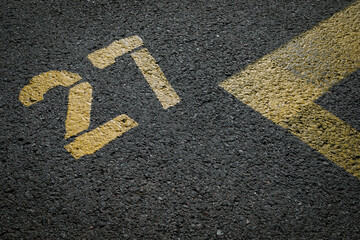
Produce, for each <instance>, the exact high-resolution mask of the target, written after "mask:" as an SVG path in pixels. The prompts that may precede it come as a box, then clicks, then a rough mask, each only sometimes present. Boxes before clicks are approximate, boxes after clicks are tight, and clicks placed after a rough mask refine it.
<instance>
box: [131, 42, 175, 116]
mask: <svg viewBox="0 0 360 240" xmlns="http://www.w3.org/2000/svg"><path fill="white" fill-rule="evenodd" d="M131 56H132V58H133V59H134V60H135V63H136V64H137V66H138V67H139V68H140V71H141V72H142V74H143V75H144V77H145V79H146V80H147V82H148V83H149V85H150V87H151V89H152V90H153V91H154V93H155V95H156V97H157V98H158V99H159V101H160V103H161V105H162V106H163V108H164V109H167V108H169V107H171V106H174V105H176V104H177V103H179V102H180V97H179V96H178V95H177V94H176V92H175V90H174V89H173V88H172V86H171V85H170V83H169V81H168V80H167V79H166V77H165V75H164V73H163V71H162V70H161V69H160V67H159V65H158V64H157V63H156V61H155V59H154V58H153V57H152V56H151V55H150V53H149V51H148V50H147V49H146V48H143V49H140V50H138V51H136V52H133V53H131Z"/></svg>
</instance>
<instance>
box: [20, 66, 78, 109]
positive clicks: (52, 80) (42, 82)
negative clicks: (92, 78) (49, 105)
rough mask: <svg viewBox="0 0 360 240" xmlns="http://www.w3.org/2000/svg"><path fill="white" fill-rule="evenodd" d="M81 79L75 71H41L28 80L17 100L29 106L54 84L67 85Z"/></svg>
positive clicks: (41, 97)
mask: <svg viewBox="0 0 360 240" xmlns="http://www.w3.org/2000/svg"><path fill="white" fill-rule="evenodd" d="M80 80H81V77H80V76H79V75H78V74H76V73H71V72H67V71H49V72H45V73H41V74H39V75H37V76H35V77H33V78H32V79H31V80H30V83H29V84H28V85H26V86H25V87H24V88H23V89H22V90H21V92H20V95H19V100H20V102H21V103H22V104H24V105H25V106H27V107H28V106H30V105H32V104H34V103H36V102H39V101H41V100H43V99H44V97H43V95H44V94H45V93H46V92H47V91H49V90H50V89H51V88H54V87H56V86H64V87H69V86H71V85H73V84H74V83H76V82H78V81H80Z"/></svg>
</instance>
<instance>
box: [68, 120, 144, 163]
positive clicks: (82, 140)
mask: <svg viewBox="0 0 360 240" xmlns="http://www.w3.org/2000/svg"><path fill="white" fill-rule="evenodd" d="M137 126H138V124H137V122H135V121H134V120H133V119H131V118H130V117H128V116H127V115H125V114H122V115H120V116H118V117H116V118H114V119H113V120H110V121H109V122H107V123H105V124H104V125H102V126H99V127H97V128H95V129H94V130H92V131H90V132H87V133H84V134H82V135H80V136H78V137H76V138H75V140H74V141H73V142H72V143H70V144H68V145H66V146H65V149H66V150H67V151H68V152H70V154H71V155H72V156H73V157H74V158H76V159H78V158H80V157H82V156H84V155H90V154H93V153H95V152H96V151H97V150H99V149H101V148H102V147H104V146H105V145H106V144H108V143H109V142H111V141H113V140H114V139H116V138H117V137H119V136H121V135H122V134H124V133H125V132H127V131H129V130H130V129H132V128H134V127H137Z"/></svg>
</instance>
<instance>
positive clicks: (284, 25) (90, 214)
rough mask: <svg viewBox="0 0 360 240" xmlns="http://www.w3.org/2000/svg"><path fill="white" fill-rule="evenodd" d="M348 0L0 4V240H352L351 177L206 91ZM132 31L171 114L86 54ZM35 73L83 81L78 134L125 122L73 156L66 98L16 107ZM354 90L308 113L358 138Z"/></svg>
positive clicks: (356, 235)
mask: <svg viewBox="0 0 360 240" xmlns="http://www.w3.org/2000/svg"><path fill="white" fill-rule="evenodd" d="M351 2H353V1H345V0H321V1H320V0H318V1H315V0H292V1H280V0H272V1H269V0H257V1H252V0H237V1H220V0H219V1H179V2H175V1H163V0H159V1H156V2H153V1H90V0H89V1H1V5H0V12H1V22H0V41H1V42H0V46H1V47H0V48H1V54H0V63H1V64H0V69H1V79H0V81H1V85H0V91H1V96H0V97H1V98H0V116H1V138H0V141H1V142H0V156H1V161H0V239H360V224H359V220H360V181H359V180H358V179H357V178H355V177H354V176H352V175H351V174H349V173H347V172H346V171H345V170H344V169H342V168H340V167H338V166H337V165H335V164H334V163H332V162H331V161H330V160H328V159H327V158H325V157H324V156H322V155H321V154H320V153H318V152H316V151H315V150H314V149H312V148H310V147H309V146H307V145H306V144H305V143H303V142H302V141H301V140H299V139H298V138H297V137H295V136H293V135H292V134H291V133H290V132H288V131H287V130H285V129H283V128H281V127H280V126H277V125H276V124H274V123H273V122H271V121H270V120H268V119H266V118H265V117H263V116H261V114H259V113H257V112H256V111H254V110H253V109H251V108H250V107H248V106H247V105H245V104H243V103H242V102H241V101H239V100H238V99H236V98H235V97H233V96H232V95H231V94H229V93H227V92H225V91H224V90H223V89H221V88H220V87H219V86H218V84H219V83H221V82H222V81H223V80H225V79H226V78H227V77H229V76H232V75H233V74H235V73H237V72H238V71H240V70H241V69H244V68H245V67H246V66H247V65H249V64H250V63H253V62H255V61H256V60H257V59H259V58H261V57H262V56H264V55H265V54H267V53H270V52H271V51H273V50H275V49H277V48H278V47H280V46H281V45H283V44H285V43H286V42H288V41H289V40H291V39H292V38H294V37H295V36H297V35H299V34H300V33H303V32H305V31H307V30H309V29H311V28H312V27H313V26H315V25H316V24H317V23H319V22H320V21H321V20H323V19H326V18H328V17H330V16H332V14H334V13H336V12H338V11H340V10H342V9H344V8H345V7H346V6H348V5H349V4H350V3H351ZM133 35H138V36H140V37H141V38H142V39H143V41H144V45H145V47H146V48H147V49H149V51H150V53H151V55H152V56H153V57H154V58H155V59H156V60H157V62H158V64H159V66H160V67H161V69H162V70H163V72H164V74H165V76H166V77H167V79H168V80H169V82H170V83H171V85H172V87H173V88H174V89H175V91H176V92H177V94H178V95H179V96H180V98H181V102H180V103H179V104H177V105H175V106H174V107H171V108H169V109H167V110H164V109H163V108H162V107H161V104H160V102H159V101H158V100H157V99H156V96H155V94H154V93H153V92H152V90H151V88H150V87H149V85H148V84H147V83H146V80H145V79H144V77H143V75H142V74H141V72H140V70H139V69H138V68H137V66H136V64H135V63H134V61H133V60H132V58H131V57H130V55H128V54H127V55H125V56H122V57H120V58H119V59H117V62H116V63H115V64H113V65H111V66H110V67H108V68H106V69H103V70H101V69H97V68H95V67H94V66H93V65H92V64H91V62H90V61H89V60H88V59H87V58H86V56H87V55H88V54H89V53H91V52H93V51H95V50H97V49H100V48H103V47H105V46H107V45H109V44H110V43H111V42H113V41H114V40H119V39H122V38H126V37H129V36H133ZM49 70H67V71H70V72H74V73H78V74H79V75H81V76H82V77H83V78H84V79H85V80H86V81H88V82H89V83H90V84H91V85H92V86H93V89H94V91H93V97H94V99H93V103H92V110H91V124H90V129H94V128H96V127H98V126H99V125H101V124H103V123H105V122H107V121H109V120H110V119H112V118H114V117H116V116H118V115H120V114H127V115H128V116H130V117H131V118H133V119H134V120H136V121H137V122H138V123H139V126H138V127H136V128H134V129H132V130H131V131H129V132H127V133H125V134H124V135H123V136H121V137H119V138H117V139H116V140H114V141H113V142H111V143H109V144H108V145H107V146H105V147H104V148H102V149H101V150H99V151H97V152H96V153H95V154H93V155H89V156H84V157H82V158H80V159H78V160H76V159H75V158H73V157H72V156H71V155H70V154H69V153H68V152H67V151H66V150H65V148H64V145H66V144H68V143H69V142H70V141H71V140H73V138H72V139H70V140H65V139H64V134H65V124H64V123H65V118H66V113H67V101H68V91H69V90H68V88H64V87H57V88H54V89H52V90H50V91H49V92H48V93H47V94H46V95H45V98H44V100H43V101H41V102H38V103H36V104H34V105H32V106H30V107H25V106H23V105H22V104H21V102H20V101H19V99H18V96H19V93H20V90H21V89H22V88H23V87H24V86H25V85H26V84H28V83H29V81H30V79H31V78H32V77H34V76H36V75H38V74H40V73H42V72H47V71H49ZM359 80H360V70H358V71H356V72H355V73H353V74H352V75H350V76H349V77H347V78H346V79H344V80H343V81H342V82H341V83H339V84H338V85H336V86H334V87H333V88H332V89H331V90H330V91H329V92H328V93H326V94H325V95H324V96H322V97H321V98H320V99H318V100H317V103H318V104H320V105H321V106H322V107H324V108H325V109H327V110H329V111H331V112H332V113H333V114H335V115H336V116H338V117H340V118H341V119H343V120H344V121H346V122H347V123H349V124H350V125H351V126H353V127H354V128H356V129H357V130H359V131H360V108H359V106H360V81H359Z"/></svg>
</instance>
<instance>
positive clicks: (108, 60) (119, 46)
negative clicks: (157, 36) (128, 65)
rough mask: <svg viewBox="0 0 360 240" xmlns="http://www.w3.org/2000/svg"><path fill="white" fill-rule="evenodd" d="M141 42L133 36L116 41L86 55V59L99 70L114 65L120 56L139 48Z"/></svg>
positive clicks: (137, 37)
mask: <svg viewBox="0 0 360 240" xmlns="http://www.w3.org/2000/svg"><path fill="white" fill-rule="evenodd" d="M142 45H143V41H142V40H141V38H140V37H139V36H133V37H129V38H125V39H121V40H118V41H114V42H113V43H111V44H110V45H109V46H107V47H105V48H102V49H99V50H97V51H95V52H93V53H91V54H89V55H88V59H89V60H90V61H91V62H92V64H93V65H94V66H95V67H97V68H100V69H104V68H106V67H107V66H109V65H111V64H114V63H115V59H116V58H117V57H120V56H121V55H123V54H125V53H128V52H131V51H132V50H134V49H136V48H138V47H141V46H142Z"/></svg>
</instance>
